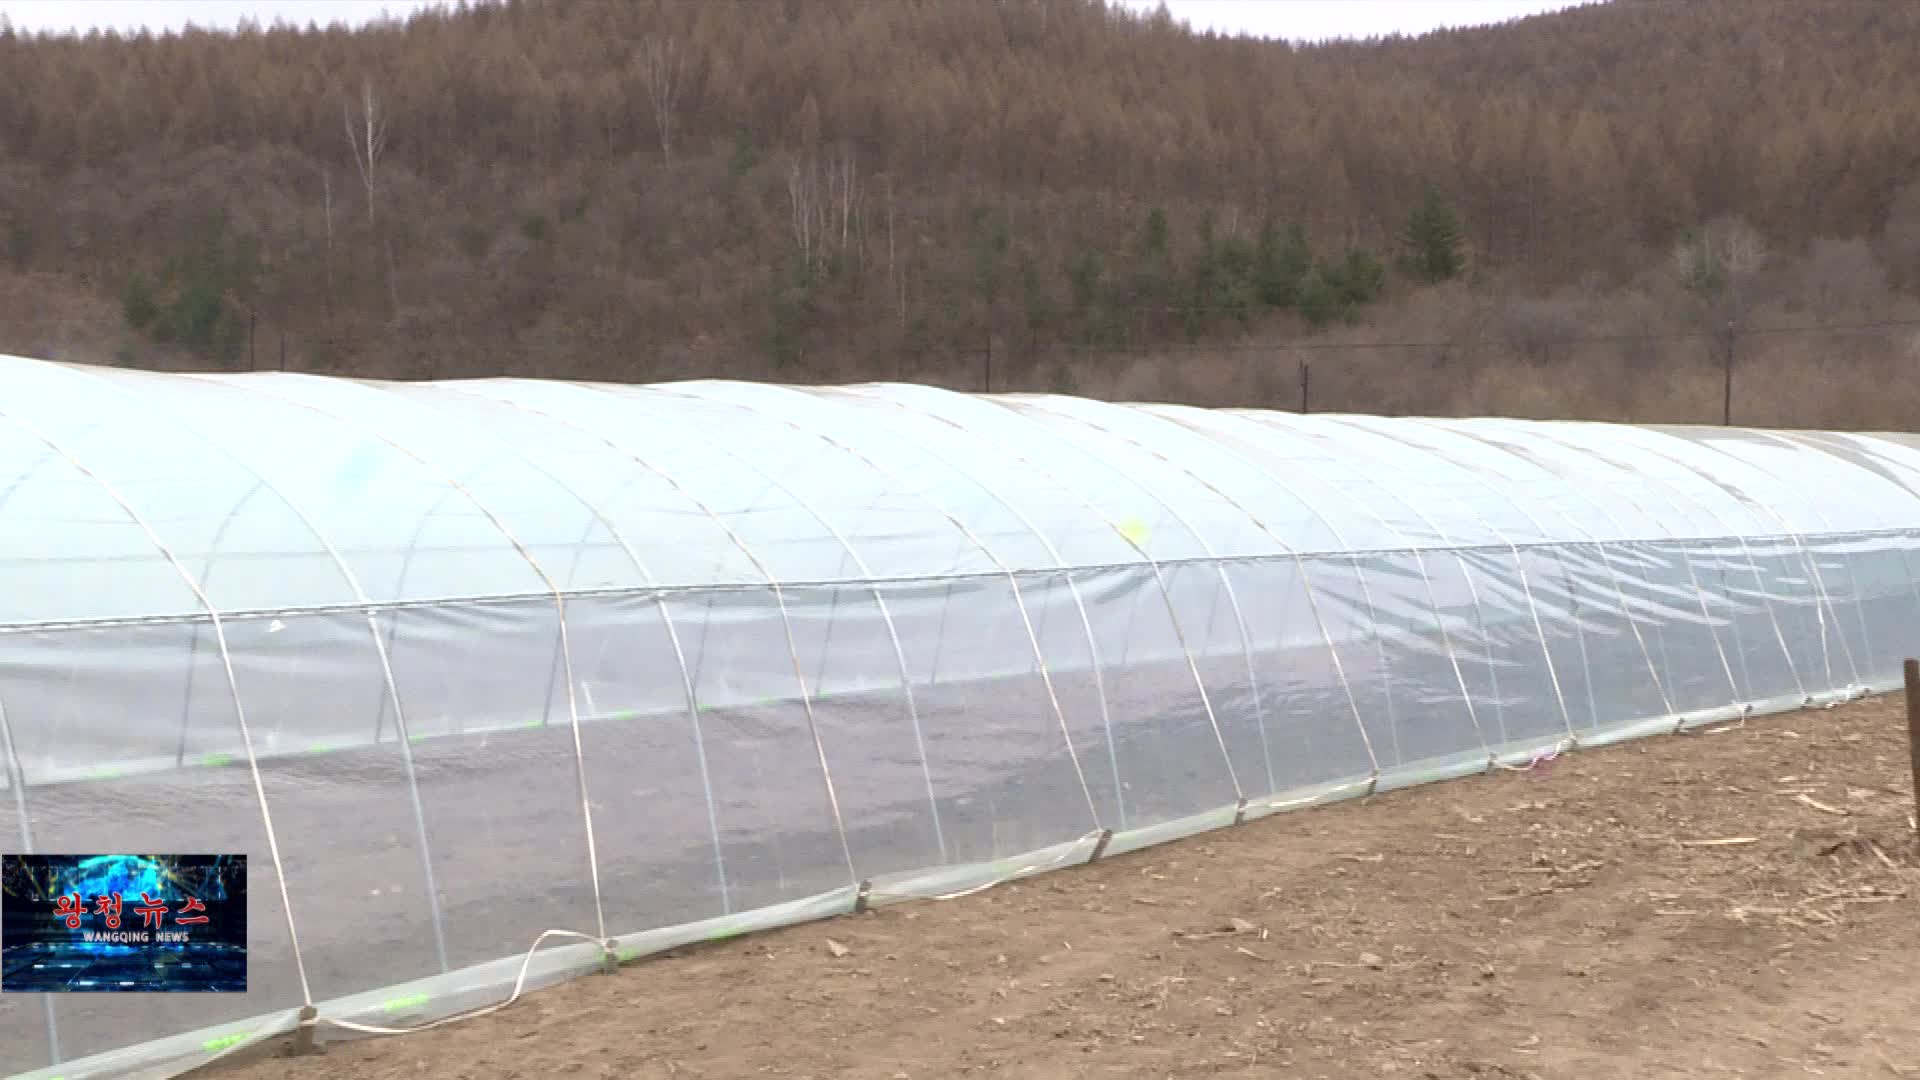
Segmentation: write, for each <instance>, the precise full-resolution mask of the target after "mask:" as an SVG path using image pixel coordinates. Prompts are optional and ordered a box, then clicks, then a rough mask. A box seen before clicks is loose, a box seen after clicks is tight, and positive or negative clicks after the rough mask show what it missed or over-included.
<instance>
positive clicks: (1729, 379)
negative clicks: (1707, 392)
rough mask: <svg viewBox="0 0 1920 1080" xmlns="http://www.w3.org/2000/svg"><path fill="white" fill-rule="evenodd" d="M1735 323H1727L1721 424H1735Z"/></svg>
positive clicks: (1723, 425) (1726, 425) (1724, 425)
mask: <svg viewBox="0 0 1920 1080" xmlns="http://www.w3.org/2000/svg"><path fill="white" fill-rule="evenodd" d="M1733 337H1734V331H1733V323H1732V322H1731V321H1729V322H1728V323H1727V346H1726V355H1725V357H1724V360H1723V363H1724V371H1723V373H1722V374H1723V380H1722V387H1721V401H1720V426H1721V427H1732V426H1733Z"/></svg>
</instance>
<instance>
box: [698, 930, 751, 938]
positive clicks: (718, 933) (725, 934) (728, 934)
mask: <svg viewBox="0 0 1920 1080" xmlns="http://www.w3.org/2000/svg"><path fill="white" fill-rule="evenodd" d="M745 933H746V931H745V930H739V929H734V930H715V931H714V932H713V933H711V934H708V935H707V940H708V941H725V940H727V939H728V938H737V937H739V936H741V935H742V934H745Z"/></svg>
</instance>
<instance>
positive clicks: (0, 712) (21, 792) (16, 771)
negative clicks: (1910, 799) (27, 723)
mask: <svg viewBox="0 0 1920 1080" xmlns="http://www.w3.org/2000/svg"><path fill="white" fill-rule="evenodd" d="M0 759H3V760H0V764H4V765H5V766H6V774H5V775H6V778H7V786H8V787H9V788H12V789H13V807H14V812H15V813H17V814H19V815H20V853H21V854H23V855H31V854H33V815H32V814H31V813H30V812H29V811H28V810H27V765H26V762H24V761H21V760H20V750H19V748H18V747H17V746H16V745H15V744H14V741H13V727H12V725H10V724H9V723H8V722H7V709H6V706H5V705H0ZM40 1007H41V1012H42V1014H43V1015H44V1016H45V1017H46V1024H47V1064H48V1065H58V1064H60V1022H59V1020H58V1019H57V1018H56V1017H55V1016H54V1014H53V995H52V994H41V995H40Z"/></svg>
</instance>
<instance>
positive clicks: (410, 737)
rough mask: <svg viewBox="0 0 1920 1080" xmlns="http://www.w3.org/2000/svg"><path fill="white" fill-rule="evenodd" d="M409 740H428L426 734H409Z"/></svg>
mask: <svg viewBox="0 0 1920 1080" xmlns="http://www.w3.org/2000/svg"><path fill="white" fill-rule="evenodd" d="M407 741H408V742H410V743H423V742H426V741H427V737H426V736H425V735H409V736H407Z"/></svg>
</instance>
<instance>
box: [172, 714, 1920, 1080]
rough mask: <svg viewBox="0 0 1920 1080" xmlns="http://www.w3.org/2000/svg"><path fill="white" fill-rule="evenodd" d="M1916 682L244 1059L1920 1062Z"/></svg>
mask: <svg viewBox="0 0 1920 1080" xmlns="http://www.w3.org/2000/svg"><path fill="white" fill-rule="evenodd" d="M1912 807H1913V799H1912V795H1911V780H1910V771H1909V757H1908V752H1907V746H1906V732H1905V721H1904V716H1903V713H1902V711H1901V703H1900V699H1899V698H1898V697H1888V698H1878V699H1874V700H1870V701H1865V702H1861V703H1858V704H1854V705H1850V706H1846V707H1842V708H1838V709H1831V710H1819V711H1810V712H1801V713H1792V714H1786V715H1781V716H1775V717H1766V718H1760V719H1756V720H1752V721H1750V722H1747V723H1745V724H1738V725H1730V726H1726V727H1721V728H1714V729H1708V730H1705V731H1702V732H1698V733H1694V734H1689V735H1684V736H1677V737H1664V738H1654V739H1647V740H1641V741H1637V742H1633V743H1628V744H1625V745H1622V746H1618V747H1613V748H1609V749H1602V750H1592V751H1581V752H1578V753H1574V754H1571V755H1567V756H1565V757H1562V758H1559V759H1557V760H1554V761H1550V762H1546V763H1543V764H1541V765H1538V766H1536V767H1535V768H1533V769H1532V770H1530V771H1526V772H1504V771H1503V772H1496V773H1494V774H1491V775H1488V776H1483V777H1475V778H1471V779H1466V780H1459V781H1453V782H1449V783H1442V784H1436V785H1429V786H1426V787H1422V788H1417V789H1413V790H1408V791H1400V792H1395V793H1391V794H1386V795H1381V796H1377V797H1374V798H1370V799H1366V800H1358V801H1353V802H1347V803H1341V804H1338V805H1333V806H1328V807H1323V808H1319V809H1313V810H1307V811H1302V812H1296V813H1290V814H1282V815H1279V816H1277V817H1272V818H1268V819H1265V820H1262V821H1256V822H1252V823H1250V824H1248V825H1246V826H1243V827H1240V828H1237V829H1231V830H1227V831H1224V832H1220V833H1214V834H1209V835H1205V836H1201V837H1197V838H1194V839H1191V840H1187V841H1183V842H1179V843H1174V844H1169V845H1165V846H1162V847H1158V848H1153V849H1149V850H1146V851H1142V852H1137V853H1133V854H1130V855H1125V856H1119V857H1114V858H1111V859H1107V860H1102V861H1101V862H1100V863H1097V864H1095V865H1091V866H1085V867H1076V868H1072V869H1067V870H1062V871H1059V872H1056V873H1052V874H1047V875H1042V876H1040V877H1035V878H1029V879H1027V880H1024V881H1021V882H1017V883H1013V884H1008V885H1004V886H1001V887H999V888H996V889H992V890H989V891H987V892H983V893H979V894H976V895H973V896H970V897H966V898H962V899H957V900H950V901H938V902H925V903H912V904H905V905H900V906H894V907H888V908H884V909H881V910H879V911H877V912H874V913H870V914H866V915H860V916H849V917H846V918H842V919H837V920H832V921H828V922H822V923H813V924H809V925H805V926H801V927H796V928H791V929H787V930H782V931H776V932H771V933H766V934H761V935H755V936H751V937H747V938H740V939H735V940H733V941H730V942H726V943H722V944H717V945H710V946H703V947H699V948H694V949H687V950H682V951H679V952H676V953H674V954H671V955H667V956H662V957H656V958H652V959H648V960H642V961H640V962H638V963H635V964H631V965H628V966H627V967H626V968H624V969H623V970H622V971H621V972H619V973H618V974H615V975H612V976H604V977H600V976H596V977H588V978H583V979H579V980H576V981H573V982H571V983H568V984H565V985H562V986H558V987H555V988H552V989H549V990H544V991H540V992H537V993H534V994H531V995H529V996H528V997H527V998H526V999H524V1000H522V1001H520V1002H516V1003H515V1004H514V1005H512V1006H510V1007H508V1008H507V1009H504V1010H502V1011H500V1012H497V1013H494V1014H493V1015H490V1016H485V1017H479V1018H475V1019H473V1020H470V1021H465V1022H460V1023H455V1024H452V1025H449V1026H446V1027H443V1028H440V1029H437V1030H433V1031H428V1032H423V1033H420V1034H415V1035H408V1036H401V1037H393V1038H386V1039H379V1040H371V1041H361V1042H353V1043H339V1044H334V1045H332V1046H330V1047H328V1048H327V1049H326V1050H325V1052H324V1053H322V1054H320V1055H317V1056H314V1057H310V1058H303V1059H287V1058H280V1057H270V1058H269V1057H262V1056H258V1055H257V1056H256V1058H255V1060H252V1061H244V1062H233V1063H223V1064H221V1065H218V1066H215V1067H213V1068H210V1069H208V1070H206V1071H205V1075H207V1076H213V1077H218V1078H220V1080H267V1078H270V1077H271V1078H280V1077H289V1078H293V1080H308V1078H310V1080H319V1078H321V1077H366V1078H370V1080H385V1078H392V1077H409V1078H418V1080H442V1078H445V1080H452V1078H456V1077H457V1078H461V1080H480V1078H491V1077H502V1078H505V1077H525V1078H533V1077H548V1076H587V1077H646V1078H651V1077H673V1078H690V1077H705V1078H732V1077H755V1076H769V1077H789V1078H808V1077H811V1078H818V1080H825V1078H828V1077H849V1078H856V1080H864V1078H878V1080H897V1078H900V1077H907V1078H912V1080H925V1078H932V1077H958V1076H996V1077H1009V1078H1032V1080H1041V1078H1045V1080H1063V1078H1070V1077H1103V1078H1104V1077H1143V1078H1145V1077H1187V1076H1210V1075H1245V1076H1287V1077H1303V1078H1312V1077H1324V1078H1341V1080H1344V1078H1349V1077H1351V1078H1360V1077H1368V1078H1375V1077H1379V1076H1382V1075H1388V1076H1407V1077H1418V1078H1438V1080H1453V1078H1468V1077H1472V1078H1524V1077H1534V1078H1539V1080H1550V1078H1559V1077H1569V1078H1577V1080H1602V1078H1609V1077H1644V1076H1663V1075H1672V1076H1688V1077H1699V1076H1750V1077H1760V1076H1789V1075H1791V1076H1803V1075H1828V1076H1888V1077H1898V1076H1911V1077H1916V1078H1920V1024H1916V1023H1915V1022H1914V1017H1915V1016H1920V981H1916V980H1915V979H1913V978H1912V971H1913V967H1914V964H1915V958H1916V957H1920V899H1916V893H1920V843H1916V839H1915V832H1914V829H1913V825H1912V823H1911V820H1910V817H1909V815H1910V814H1911V813H1912Z"/></svg>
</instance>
